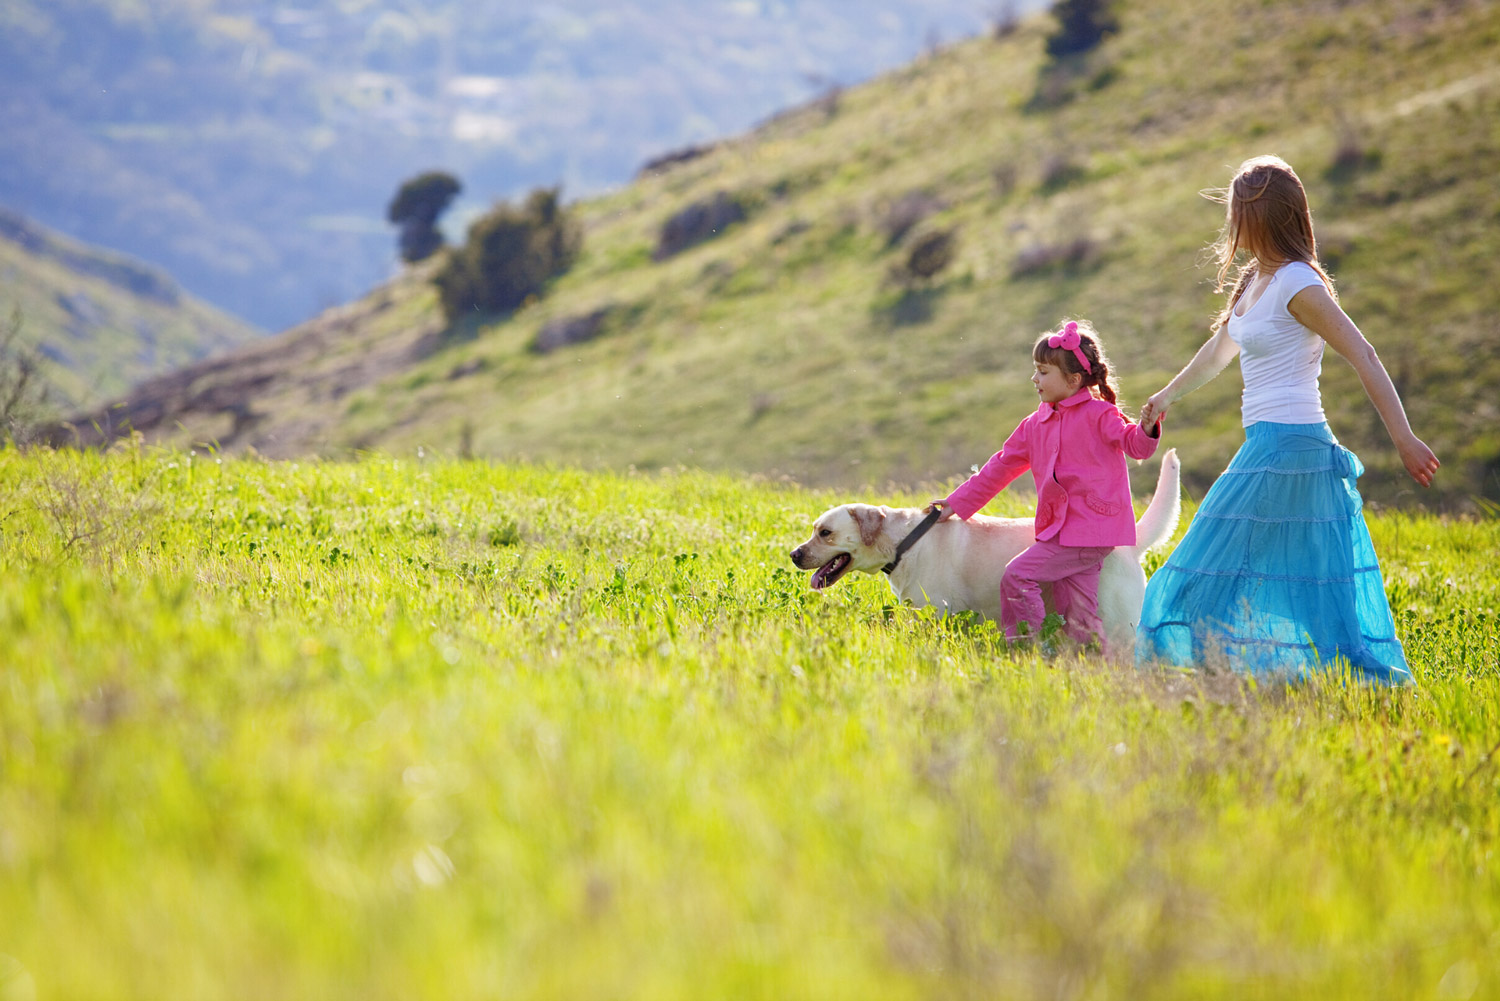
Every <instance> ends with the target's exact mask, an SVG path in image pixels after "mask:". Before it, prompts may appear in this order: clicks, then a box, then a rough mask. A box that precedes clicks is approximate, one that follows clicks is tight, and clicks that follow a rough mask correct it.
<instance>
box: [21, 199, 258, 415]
mask: <svg viewBox="0 0 1500 1001" xmlns="http://www.w3.org/2000/svg"><path fill="white" fill-rule="evenodd" d="M13 323H14V324H18V325H19V332H18V334H17V340H18V342H19V344H20V345H21V346H22V347H24V348H25V349H26V350H27V351H28V353H31V354H34V355H36V356H39V357H40V358H41V359H43V362H42V366H43V367H42V376H43V378H44V379H45V381H46V383H47V385H48V389H49V392H48V396H49V399H50V400H51V402H52V404H53V406H54V407H55V408H58V409H61V410H65V411H66V410H76V409H81V408H84V407H88V406H93V405H96V404H98V403H100V402H102V401H104V400H106V399H110V398H112V397H117V396H119V395H120V394H121V393H123V392H125V391H126V390H127V389H128V388H130V387H131V386H133V385H135V384H136V383H138V382H141V381H142V380H144V379H146V378H148V377H150V376H152V375H156V374H158V373H161V372H165V371H170V370H174V369H176V368H179V367H180V366H183V365H186V364H189V363H190V362H192V361H194V360H196V359H199V358H203V357H205V356H207V355H210V354H217V353H219V352H222V351H224V350H226V349H228V348H232V347H234V346H236V345H238V344H242V343H244V342H246V341H249V340H252V339H256V338H257V337H258V336H259V335H260V331H258V330H256V329H255V328H254V327H251V326H250V325H249V324H247V323H244V322H243V321H241V320H238V319H235V318H233V317H231V316H229V315H228V314H226V313H223V312H221V311H219V310H217V309H214V308H213V307H211V306H208V305H206V304H205V303H203V302H201V301H199V300H197V299H194V298H193V297H192V296H189V295H187V294H186V293H184V292H183V291H182V290H181V289H180V288H178V286H177V284H176V282H174V281H173V280H172V279H171V278H169V277H168V276H167V275H166V274H165V273H163V272H162V271H160V270H158V269H156V268H153V267H149V266H147V265H144V264H142V263H140V262H139V261H136V260H133V259H131V258H129V257H126V256H124V255H123V254H117V253H113V252H110V251H103V250H100V249H98V248H96V247H89V246H87V245H85V244H82V243H79V242H78V241H76V240H71V239H68V238H67V237H64V236H62V235H60V234H58V233H54V232H51V231H50V230H47V229H46V228H44V227H42V226H40V225H38V224H36V223H34V222H31V221H30V220H27V219H25V218H24V217H22V216H20V215H17V214H16V213H14V212H10V211H6V210H4V209H0V324H4V325H5V327H6V329H7V330H9V328H10V325H11V324H13Z"/></svg>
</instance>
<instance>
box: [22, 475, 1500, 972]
mask: <svg viewBox="0 0 1500 1001" xmlns="http://www.w3.org/2000/svg"><path fill="white" fill-rule="evenodd" d="M844 499H849V498H846V497H842V496H837V497H836V496H834V495H831V494H828V493H825V492H817V491H811V490H806V489H802V488H798V487H794V486H791V485H788V484H784V483H777V482H772V481H746V480H742V479H733V478H729V477H721V476H716V475H709V474H705V473H699V472H692V471H686V470H680V471H676V472H665V473H658V474H653V475H632V474H628V473H617V474H616V473H584V472H578V471H574V470H570V469H562V468H552V467H543V466H492V465H488V464H483V463H465V462H457V461H452V460H421V459H419V460H414V461H396V460H392V459H389V458H383V457H378V456H369V457H366V458H364V459H362V460H360V461H356V462H347V463H323V462H302V463H270V462H263V461H258V460H255V459H232V460H231V459H223V460H221V459H220V458H219V457H217V456H214V455H212V454H205V453H201V452H200V453H197V454H189V453H185V452H155V451H150V450H144V449H139V448H136V449H124V450H119V451H116V452H113V453H111V454H109V455H103V456H101V455H95V454H80V453H76V452H58V453H51V452H43V451H34V452H30V453H27V454H19V453H17V452H15V451H14V450H9V451H0V998H4V999H6V1001H10V999H13V998H31V997H35V998H80V997H110V998H116V997H119V998H125V997H151V998H160V997H184V998H186V997H192V998H221V997H318V998H360V999H368V998H387V997H388V998H410V997H442V998H449V997H570V998H571V997H651V998H693V999H698V998H706V997H767V998H771V997H774V998H800V997H809V998H810V997H819V998H822V997H834V998H838V997H847V998H871V997H882V998H903V997H910V998H922V997H934V998H936V997H942V998H949V997H985V998H991V997H1005V998H1012V997H1013V998H1028V999H1029V998H1142V997H1164V998H1175V997H1184V998H1186V997H1232V998H1245V997H1320V998H1321V997H1360V998H1371V997H1376V998H1383V997H1390V998H1413V997H1468V996H1474V997H1492V996H1497V995H1500V880H1497V876H1496V871H1495V866H1496V862H1497V860H1496V858H1495V848H1496V841H1497V836H1500V760H1495V758H1496V757H1500V753H1497V747H1496V745H1497V743H1500V698H1497V696H1500V671H1497V664H1496V650H1497V647H1500V628H1497V612H1500V600H1497V599H1500V577H1497V574H1496V571H1495V568H1494V554H1495V553H1496V552H1497V551H1500V522H1496V521H1495V520H1493V519H1491V520H1482V521H1481V520H1466V521H1460V520H1444V519H1439V518H1435V517H1431V516H1424V515H1415V514H1380V515H1375V516H1373V517H1372V518H1371V527H1372V531H1373V532H1374V534H1375V539H1376V545H1377V548H1378V549H1379V551H1380V552H1381V554H1382V558H1383V563H1384V568H1385V573H1386V582H1387V587H1388V589H1389V591H1390V593H1391V595H1392V598H1393V601H1394V603H1395V606H1396V608H1397V613H1398V625H1399V628H1400V631H1401V634H1402V638H1403V640H1404V641H1405V642H1406V644H1407V649H1408V652H1409V655H1410V658H1411V661H1412V664H1413V669H1414V671H1415V673H1416V676H1417V679H1418V684H1417V685H1416V686H1414V687H1413V688H1411V689H1410V690H1402V691H1386V690H1383V689H1368V688H1362V687H1358V686H1344V685H1340V684H1337V683H1333V682H1328V683H1319V684H1308V685H1304V686H1300V687H1296V688H1290V689H1289V688H1285V687H1281V686H1260V687H1257V686H1255V685H1253V684H1248V683H1245V682H1243V681H1241V680H1240V679H1237V678H1233V677H1222V676H1204V675H1198V674H1157V673H1151V672H1144V673H1141V672H1136V671H1134V670H1131V669H1122V668H1111V667H1108V666H1105V665H1103V664H1100V663H1097V662H1094V661H1090V660H1078V659H1066V658H1065V659H1059V660H1055V661H1047V660H1043V659H1039V658H1038V657H1036V656H1034V655H1032V654H1022V653H1019V652H1015V651H1011V650H1008V649H1007V648H1006V646H1005V644H1004V642H1003V641H1002V640H1001V638H1000V637H999V636H998V635H997V633H996V632H995V630H994V629H993V628H992V627H989V626H985V625H976V624H973V623H967V622H961V621H957V620H947V621H945V620H940V619H936V618H934V617H932V616H931V615H929V614H926V613H923V612H917V611H913V610H910V609H905V608H899V607H894V606H893V603H892V599H891V596H890V592H889V590H888V589H887V587H886V585H885V583H884V581H883V580H881V579H875V578H861V579H857V580H850V581H848V582H846V583H841V584H840V585H839V586H837V587H836V588H833V589H832V590H830V591H829V592H827V593H815V592H812V591H810V590H809V589H808V588H807V584H806V579H805V576H804V575H802V574H799V573H797V572H795V571H794V570H793V569H792V568H791V565H790V563H789V562H788V560H787V555H786V554H787V551H788V550H789V549H790V548H791V547H792V546H794V545H795V544H797V543H798V542H799V541H801V540H802V539H803V538H804V537H805V535H806V534H807V531H808V527H809V525H810V522H811V519H812V518H813V517H814V516H815V515H816V514H817V513H819V512H820V511H821V510H822V509H823V508H824V507H825V506H827V505H828V504H830V503H834V502H836V501H839V500H844ZM863 499H869V500H886V501H889V502H895V503H918V502H920V501H923V500H925V497H915V496H891V497H883V498H882V497H865V498H863ZM1009 513H1020V512H1019V510H1015V509H1011V510H1010V511H1009Z"/></svg>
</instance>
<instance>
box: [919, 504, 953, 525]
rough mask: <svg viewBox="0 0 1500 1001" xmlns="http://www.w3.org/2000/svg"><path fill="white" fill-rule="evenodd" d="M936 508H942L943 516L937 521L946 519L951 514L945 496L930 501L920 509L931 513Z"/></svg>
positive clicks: (924, 512) (951, 511) (951, 510)
mask: <svg viewBox="0 0 1500 1001" xmlns="http://www.w3.org/2000/svg"><path fill="white" fill-rule="evenodd" d="M937 508H942V509H943V516H942V517H941V518H939V519H938V521H947V520H948V519H949V518H950V517H952V516H953V509H952V508H951V507H949V506H948V501H947V499H946V498H938V499H937V500H935V501H932V502H931V503H930V504H928V505H927V506H926V507H924V508H923V509H922V513H923V514H931V513H932V512H933V511H934V510H936V509H937Z"/></svg>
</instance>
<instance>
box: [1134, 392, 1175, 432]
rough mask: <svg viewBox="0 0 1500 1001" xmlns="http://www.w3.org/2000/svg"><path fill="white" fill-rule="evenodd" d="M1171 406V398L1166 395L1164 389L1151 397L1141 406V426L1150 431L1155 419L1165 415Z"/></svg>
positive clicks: (1157, 419)
mask: <svg viewBox="0 0 1500 1001" xmlns="http://www.w3.org/2000/svg"><path fill="white" fill-rule="evenodd" d="M1171 406H1172V400H1171V398H1170V397H1169V396H1167V391H1166V390H1165V389H1163V390H1162V391H1161V392H1159V393H1157V394H1156V395H1155V396H1153V397H1151V399H1149V400H1147V401H1146V405H1145V406H1144V407H1142V408H1141V427H1143V428H1145V429H1146V430H1147V431H1150V430H1151V429H1152V428H1153V427H1155V426H1156V422H1157V421H1159V420H1161V419H1162V418H1163V417H1165V416H1166V415H1167V411H1168V410H1169V409H1171Z"/></svg>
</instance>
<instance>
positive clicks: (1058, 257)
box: [1010, 236, 1099, 278]
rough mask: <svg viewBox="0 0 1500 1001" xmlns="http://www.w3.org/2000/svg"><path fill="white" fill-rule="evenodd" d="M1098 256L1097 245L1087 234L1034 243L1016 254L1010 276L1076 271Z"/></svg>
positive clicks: (1019, 276)
mask: <svg viewBox="0 0 1500 1001" xmlns="http://www.w3.org/2000/svg"><path fill="white" fill-rule="evenodd" d="M1098 256H1099V245H1098V244H1097V243H1095V242H1094V240H1093V239H1092V238H1091V237H1088V236H1075V237H1073V238H1072V239H1069V240H1063V241H1062V242H1059V243H1034V244H1032V245H1031V246H1029V247H1027V248H1026V249H1025V250H1022V251H1021V252H1020V253H1019V254H1017V255H1016V260H1015V263H1014V264H1012V265H1011V269H1010V274H1011V277H1012V278H1024V277H1026V276H1027V275H1035V274H1042V273H1048V272H1053V271H1078V270H1081V269H1083V268H1084V267H1087V266H1088V265H1090V264H1092V263H1093V262H1094V261H1095V260H1096V259H1097V258H1098Z"/></svg>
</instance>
